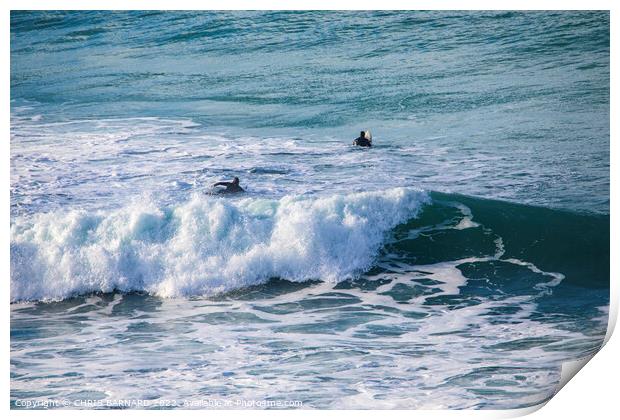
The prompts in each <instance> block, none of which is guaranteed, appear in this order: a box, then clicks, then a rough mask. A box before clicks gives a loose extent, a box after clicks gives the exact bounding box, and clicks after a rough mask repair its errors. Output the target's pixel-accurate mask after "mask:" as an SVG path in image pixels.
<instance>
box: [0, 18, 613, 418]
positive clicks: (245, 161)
mask: <svg viewBox="0 0 620 420" xmlns="http://www.w3.org/2000/svg"><path fill="white" fill-rule="evenodd" d="M361 129H370V130H372V133H373V143H374V144H375V146H374V147H373V148H372V149H369V150H368V149H358V148H355V147H353V146H352V145H351V141H352V140H353V138H354V137H356V136H357V134H358V133H359V131H360V130H361ZM233 176H238V177H239V178H240V179H241V185H242V186H243V187H244V188H245V189H246V190H247V193H246V194H244V195H241V196H237V197H226V198H221V197H217V196H212V195H206V194H204V193H205V192H210V191H211V187H210V185H211V184H213V183H214V182H216V181H219V180H221V179H230V178H232V177H233ZM11 301H12V304H11V363H12V366H11V406H12V407H16V408H17V407H20V402H21V401H23V400H25V399H28V400H33V401H35V400H36V401H46V400H48V399H69V400H71V401H73V400H75V399H78V398H79V399H82V398H83V399H93V400H97V401H102V400H105V399H123V398H136V399H145V400H148V401H151V402H153V404H156V402H157V401H161V400H173V401H175V404H173V406H176V407H184V405H183V403H182V402H183V401H191V400H195V399H200V398H212V399H219V400H226V399H233V400H234V399H243V400H260V401H265V400H266V401H277V400H299V401H302V402H303V406H304V407H307V408H310V407H316V408H515V407H524V406H528V405H532V404H536V403H539V402H542V401H545V400H547V399H548V398H550V397H551V396H552V395H553V392H554V390H555V386H556V384H557V381H558V379H559V373H560V365H561V363H562V361H565V360H571V359H574V358H576V357H580V356H584V355H587V354H591V353H592V352H595V351H596V350H597V348H598V347H599V346H600V345H601V342H602V339H603V336H604V334H605V330H606V326H607V313H608V304H609V14H608V13H606V12H489V13H482V12H389V13H388V12H367V13H366V12H364V13H362V12H347V13H342V12H277V13H276V12H251V13H250V12H238V13H209V12H187V13H186V12H95V11H91V12H32V13H30V12H13V13H12V14H11Z"/></svg>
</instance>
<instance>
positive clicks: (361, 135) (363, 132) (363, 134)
mask: <svg viewBox="0 0 620 420" xmlns="http://www.w3.org/2000/svg"><path fill="white" fill-rule="evenodd" d="M360 137H361V138H364V137H366V132H365V131H364V130H362V131H360Z"/></svg>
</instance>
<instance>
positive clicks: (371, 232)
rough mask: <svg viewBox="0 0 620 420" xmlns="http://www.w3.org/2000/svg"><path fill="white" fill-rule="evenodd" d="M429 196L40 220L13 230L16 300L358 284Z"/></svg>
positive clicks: (152, 209)
mask: <svg viewBox="0 0 620 420" xmlns="http://www.w3.org/2000/svg"><path fill="white" fill-rule="evenodd" d="M429 200H430V199H429V197H428V195H427V194H426V193H424V192H422V191H419V190H413V189H405V188H395V189H391V190H387V191H384V192H367V193H355V194H348V195H332V196H328V197H319V198H313V199H310V198H300V197H297V196H286V197H284V198H282V199H280V200H266V199H255V198H247V199H243V200H239V201H229V200H225V199H221V198H212V197H205V196H202V195H200V194H194V195H193V196H192V198H191V199H190V200H189V201H187V202H184V203H182V204H180V205H176V206H171V207H158V206H157V205H156V204H155V203H154V202H153V200H151V199H147V198H144V199H142V200H139V201H136V202H135V203H132V204H130V205H127V206H125V207H123V208H121V209H118V210H108V211H97V212H89V211H86V210H73V211H69V212H55V213H45V214H42V213H39V214H36V215H33V216H20V217H17V218H15V220H14V221H13V223H12V226H11V300H12V301H20V300H37V299H62V298H65V297H67V296H71V295H76V294H83V293H89V292H99V291H101V292H110V291H112V290H115V289H117V290H121V291H145V292H148V293H152V294H156V295H159V296H163V297H175V296H193V295H212V294H216V293H220V292H225V291H227V290H231V289H235V288H239V287H243V286H248V285H254V284H258V283H261V282H264V281H266V280H268V279H269V278H272V277H281V278H286V279H289V280H294V281H303V280H307V279H322V280H325V281H331V282H337V281H340V280H343V279H347V278H352V277H355V276H356V275H358V274H359V273H361V272H362V271H364V270H366V269H368V268H369V267H370V266H371V264H372V263H373V259H374V258H375V257H376V255H377V252H378V251H379V249H380V247H381V244H382V243H383V240H384V238H385V235H386V234H387V233H388V232H389V231H390V230H391V229H392V228H394V227H395V226H396V225H398V224H400V223H403V222H405V221H407V220H408V219H410V218H412V217H415V216H416V215H417V213H418V211H419V210H420V209H421V207H422V205H423V204H424V203H427V202H429Z"/></svg>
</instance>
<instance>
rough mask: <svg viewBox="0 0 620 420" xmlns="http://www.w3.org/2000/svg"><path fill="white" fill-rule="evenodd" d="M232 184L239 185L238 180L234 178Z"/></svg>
mask: <svg viewBox="0 0 620 420" xmlns="http://www.w3.org/2000/svg"><path fill="white" fill-rule="evenodd" d="M232 183H233V184H235V185H239V178H237V177H234V178H233V182H232Z"/></svg>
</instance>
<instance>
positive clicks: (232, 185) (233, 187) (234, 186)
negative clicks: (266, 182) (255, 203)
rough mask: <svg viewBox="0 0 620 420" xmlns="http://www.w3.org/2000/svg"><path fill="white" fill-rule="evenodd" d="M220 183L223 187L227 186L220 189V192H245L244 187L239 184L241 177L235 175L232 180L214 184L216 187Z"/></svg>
mask: <svg viewBox="0 0 620 420" xmlns="http://www.w3.org/2000/svg"><path fill="white" fill-rule="evenodd" d="M220 185H221V186H223V187H226V189H224V190H220V191H218V193H219V194H228V193H240V192H244V189H243V188H241V187H240V186H239V178H237V177H234V178H233V180H232V182H224V181H222V182H216V183H215V184H213V186H214V187H217V186H220Z"/></svg>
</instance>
